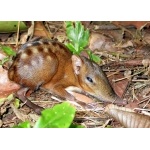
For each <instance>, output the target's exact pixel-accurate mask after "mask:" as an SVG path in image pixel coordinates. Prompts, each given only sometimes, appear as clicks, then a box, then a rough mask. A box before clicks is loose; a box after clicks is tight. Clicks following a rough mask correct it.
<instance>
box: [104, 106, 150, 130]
mask: <svg viewBox="0 0 150 150" xmlns="http://www.w3.org/2000/svg"><path fill="white" fill-rule="evenodd" d="M105 112H106V113H107V114H108V115H110V116H111V117H113V118H114V119H115V120H116V121H118V122H120V123H121V124H122V125H123V126H124V127H126V128H150V116H146V115H143V114H138V113H135V112H134V111H133V110H132V109H128V108H124V107H118V106H115V105H113V104H109V105H107V107H106V108H105Z"/></svg>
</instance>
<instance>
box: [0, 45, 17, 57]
mask: <svg viewBox="0 0 150 150" xmlns="http://www.w3.org/2000/svg"><path fill="white" fill-rule="evenodd" d="M1 48H2V50H3V51H4V52H5V53H6V54H7V55H9V56H16V52H15V51H13V50H12V48H10V47H8V46H3V45H1Z"/></svg>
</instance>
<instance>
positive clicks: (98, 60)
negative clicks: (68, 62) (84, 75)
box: [91, 54, 101, 63]
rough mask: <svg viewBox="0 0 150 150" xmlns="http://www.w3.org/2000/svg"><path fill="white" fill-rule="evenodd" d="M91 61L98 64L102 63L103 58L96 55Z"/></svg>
mask: <svg viewBox="0 0 150 150" xmlns="http://www.w3.org/2000/svg"><path fill="white" fill-rule="evenodd" d="M91 60H92V61H94V62H96V63H100V61H101V58H100V57H98V56H97V55H95V54H92V59H91Z"/></svg>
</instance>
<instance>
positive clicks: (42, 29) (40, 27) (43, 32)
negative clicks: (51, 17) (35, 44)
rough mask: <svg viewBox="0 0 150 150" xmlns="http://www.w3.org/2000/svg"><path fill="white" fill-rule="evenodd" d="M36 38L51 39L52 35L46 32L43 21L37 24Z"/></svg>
mask: <svg viewBox="0 0 150 150" xmlns="http://www.w3.org/2000/svg"><path fill="white" fill-rule="evenodd" d="M34 36H42V37H47V38H51V35H50V33H49V32H48V31H47V30H46V28H45V26H44V25H43V23H42V21H36V22H35V29H34Z"/></svg>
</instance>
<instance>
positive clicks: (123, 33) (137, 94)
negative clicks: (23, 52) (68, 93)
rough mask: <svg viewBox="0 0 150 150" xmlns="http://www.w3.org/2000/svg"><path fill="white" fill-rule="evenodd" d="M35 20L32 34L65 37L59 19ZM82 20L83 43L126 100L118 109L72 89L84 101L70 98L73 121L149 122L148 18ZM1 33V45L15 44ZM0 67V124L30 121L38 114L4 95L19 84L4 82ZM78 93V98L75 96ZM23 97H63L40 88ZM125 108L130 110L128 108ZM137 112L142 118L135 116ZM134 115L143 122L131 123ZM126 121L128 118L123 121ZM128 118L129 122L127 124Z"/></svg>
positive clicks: (39, 100)
mask: <svg viewBox="0 0 150 150" xmlns="http://www.w3.org/2000/svg"><path fill="white" fill-rule="evenodd" d="M35 24H36V26H38V27H39V28H36V30H37V31H38V32H36V36H41V35H42V36H45V35H48V36H49V37H51V38H53V39H57V40H58V41H60V42H63V43H65V42H66V39H67V38H66V34H65V29H64V23H63V22H59V21H49V22H48V21H46V22H44V23H42V22H35ZM83 24H85V26H87V27H88V29H89V30H90V41H89V46H88V48H89V49H91V51H92V52H93V53H94V54H96V55H97V56H99V57H100V58H101V60H102V61H101V62H100V64H99V65H100V66H102V68H103V70H104V71H105V72H106V74H107V76H108V78H109V81H110V83H111V85H112V87H113V89H114V90H115V92H116V93H117V95H118V96H120V97H121V98H123V99H124V100H126V101H127V102H128V104H127V105H126V106H125V107H124V108H123V109H124V110H121V112H120V109H122V108H121V107H118V106H112V105H107V104H105V103H102V102H97V101H95V99H93V98H92V97H89V96H85V95H82V94H81V95H80V94H79V93H73V94H74V95H76V96H77V97H79V100H80V99H82V98H83V97H84V103H85V104H87V105H86V106H82V105H80V104H79V103H77V102H71V103H72V104H73V105H74V106H75V107H76V110H77V112H76V116H75V118H74V123H80V124H81V125H84V126H85V127H87V128H104V127H105V128H107V127H112V128H116V127H136V128H137V127H149V126H148V125H147V124H149V121H150V119H149V116H148V114H149V111H150V100H149V98H150V91H149V89H150V82H149V68H150V67H149V66H150V65H149V64H150V63H149V62H150V61H149V55H150V46H149V45H150V40H149V39H150V35H149V33H150V32H149V31H150V29H149V25H148V24H149V23H148V22H138V23H135V22H128V23H127V22H126V23H125V22H117V25H116V23H112V22H109V21H108V22H105V24H104V22H101V21H99V22H94V21H93V22H84V23H83ZM31 30H33V29H32V28H30V32H31V33H32V31H31ZM137 30H138V32H139V33H140V34H139V33H138V32H137ZM44 32H45V33H44ZM7 34H8V33H7ZM13 35H14V34H12V37H13ZM27 36H31V34H29V33H28V32H23V33H20V37H22V38H20V37H19V39H18V40H20V41H18V44H23V43H25V42H26V41H27V39H28V38H27ZM32 36H34V35H32ZM4 38H5V40H3V41H2V42H1V44H3V45H6V46H7V45H8V44H9V45H10V44H16V36H14V37H13V38H12V39H11V41H10V38H11V36H9V38H8V36H5V37H4ZM13 40H14V41H13ZM18 46H19V45H18ZM15 49H16V48H14V50H15ZM0 54H1V55H2V52H1V51H0ZM1 60H2V58H1ZM0 69H1V72H0V76H1V79H0V91H1V92H2V91H3V93H1V94H0V96H1V97H3V98H4V99H3V101H2V102H1V106H0V107H1V112H0V115H1V118H0V126H1V127H3V128H4V127H13V126H14V125H16V124H18V123H20V122H21V121H25V120H29V121H30V122H31V124H34V123H35V121H36V120H37V119H38V117H39V116H38V115H36V114H35V113H34V112H33V111H32V110H31V109H30V108H28V107H27V106H26V105H25V104H23V103H20V106H19V108H16V107H15V105H14V101H15V98H12V99H11V100H8V99H9V98H8V96H9V95H10V94H12V93H14V92H15V91H17V90H18V88H19V87H18V85H15V84H14V83H10V81H9V80H8V78H7V69H5V68H3V67H1V68H0ZM3 72H4V73H3ZM4 79H5V80H4ZM11 84H12V85H11ZM2 89H3V90H2ZM80 96H81V97H82V98H80ZM28 97H29V99H30V100H32V101H33V102H34V103H35V104H38V105H40V106H42V107H44V108H51V107H53V106H55V105H56V104H59V103H61V102H63V101H64V100H62V99H61V98H59V97H58V96H56V95H52V94H51V93H47V92H46V91H43V90H39V91H36V92H35V93H32V94H31V95H30V92H29V94H28ZM86 97H87V99H86ZM1 100H2V99H1ZM89 102H90V103H89ZM110 106H111V107H110ZM108 108H109V109H108ZM128 109H130V110H131V111H133V112H129V111H128ZM106 110H107V111H111V112H113V115H112V114H110V112H106ZM114 112H116V113H114ZM115 114H116V115H115ZM133 114H134V115H135V116H134V115H133ZM118 115H120V117H119V118H117V116H118ZM141 115H142V117H139V116H141ZM131 116H132V117H131ZM138 118H144V119H143V122H142V123H141V124H142V125H143V126H138V125H136V124H138V123H137V122H140V119H138ZM145 118H146V119H145ZM122 120H124V121H122ZM127 121H128V122H130V123H126V122H127ZM147 121H148V123H147ZM131 122H133V124H135V126H134V125H133V124H131ZM146 123H147V124H146Z"/></svg>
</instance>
